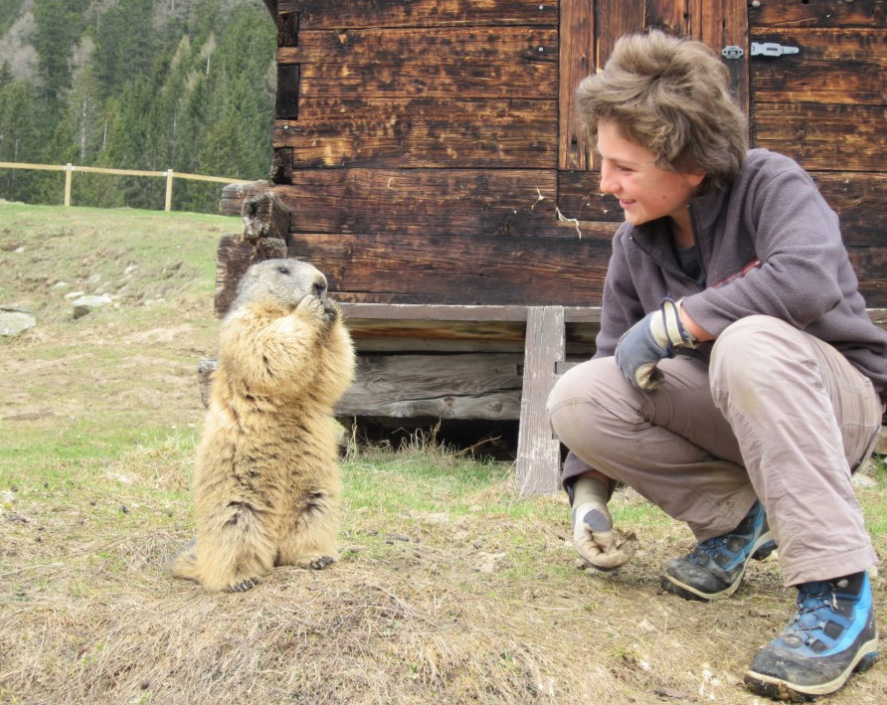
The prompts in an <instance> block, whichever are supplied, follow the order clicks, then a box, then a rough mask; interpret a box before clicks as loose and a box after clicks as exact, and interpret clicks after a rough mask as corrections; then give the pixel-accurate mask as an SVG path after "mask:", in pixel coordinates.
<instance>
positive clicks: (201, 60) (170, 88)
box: [0, 0, 276, 213]
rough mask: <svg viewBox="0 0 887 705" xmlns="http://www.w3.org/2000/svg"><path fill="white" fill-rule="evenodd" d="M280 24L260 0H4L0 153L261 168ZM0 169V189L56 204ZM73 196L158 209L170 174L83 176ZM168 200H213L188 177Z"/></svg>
mask: <svg viewBox="0 0 887 705" xmlns="http://www.w3.org/2000/svg"><path fill="white" fill-rule="evenodd" d="M275 48H276V28H275V26H274V22H273V21H272V19H271V16H270V14H269V12H268V9H267V8H266V7H265V5H264V3H263V2H262V1H261V0H70V1H65V0H0V161H8V162H27V163H37V164H64V163H66V162H71V163H72V164H75V165H79V166H104V167H113V168H120V169H146V170H154V171H159V170H163V169H168V168H172V169H174V170H175V171H180V172H188V173H195V174H204V175H210V176H225V177H229V178H237V179H242V180H255V179H263V178H267V175H268V170H269V167H270V164H271V137H270V136H271V123H272V119H273V106H274V97H275V81H276V72H275V70H274V52H275ZM59 178H60V177H59V176H58V174H55V173H48V172H38V171H13V170H8V169H0V198H5V199H7V200H17V201H23V202H28V203H59V202H60V198H61V195H60V191H59V189H58V188H57V182H58V180H59ZM74 188H75V193H74V202H76V203H78V204H81V205H97V206H104V207H109V206H111V207H114V206H130V207H135V208H151V207H154V206H153V205H152V203H156V195H157V192H158V191H159V190H160V189H161V188H162V185H161V184H159V183H155V182H152V181H148V180H145V179H141V180H138V179H135V178H128V179H116V180H114V181H113V182H109V180H107V179H106V178H102V179H98V178H83V179H78V180H77V182H76V183H75V186H74ZM178 191H179V192H178V193H177V194H176V196H175V202H174V208H176V209H187V210H192V211H202V212H208V213H215V212H217V210H216V208H217V206H216V203H217V201H218V189H217V188H216V187H215V186H213V185H209V186H207V185H206V184H200V183H196V182H191V183H187V184H184V185H183V187H182V188H181V189H178Z"/></svg>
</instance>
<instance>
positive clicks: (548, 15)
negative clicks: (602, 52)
mask: <svg viewBox="0 0 887 705" xmlns="http://www.w3.org/2000/svg"><path fill="white" fill-rule="evenodd" d="M277 10H278V13H280V14H289V13H294V12H298V13H299V26H300V27H301V28H302V29H342V28H354V27H450V26H466V25H548V26H552V27H556V26H557V23H558V3H557V1H556V0H411V2H404V1H403V0H304V1H301V2H300V1H298V0H292V1H290V2H287V1H282V2H278V3H277Z"/></svg>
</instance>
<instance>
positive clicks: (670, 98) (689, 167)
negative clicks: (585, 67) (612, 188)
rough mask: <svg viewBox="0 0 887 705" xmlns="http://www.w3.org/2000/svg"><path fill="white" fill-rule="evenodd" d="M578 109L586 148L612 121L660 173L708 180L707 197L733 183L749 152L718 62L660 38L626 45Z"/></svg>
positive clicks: (584, 85) (695, 47)
mask: <svg viewBox="0 0 887 705" xmlns="http://www.w3.org/2000/svg"><path fill="white" fill-rule="evenodd" d="M576 105H577V108H578V111H577V112H578V115H579V121H580V125H579V127H580V131H581V132H582V134H583V136H584V137H585V138H586V139H587V140H588V144H590V145H593V144H594V143H595V141H596V139H597V126H598V123H599V122H600V121H601V120H609V121H613V122H615V123H616V124H617V125H618V127H619V130H620V132H621V133H622V135H623V137H625V139H627V140H629V141H631V142H634V143H635V144H638V145H641V146H642V147H645V148H646V149H649V150H650V151H651V152H652V153H653V154H654V155H655V156H656V165H657V166H658V167H659V168H661V169H668V170H670V171H682V172H687V173H700V172H702V173H704V174H705V179H704V180H703V182H702V184H701V185H700V191H701V192H705V191H708V190H711V189H716V188H721V187H723V186H727V185H728V184H730V183H732V181H733V180H734V179H735V178H736V176H737V174H738V173H739V170H740V168H741V166H742V161H743V159H744V158H745V153H746V150H747V148H748V137H747V120H746V118H745V115H744V114H743V113H742V110H740V108H739V106H738V105H736V103H735V102H734V101H733V98H732V97H731V95H730V90H729V73H728V71H727V68H726V67H725V66H724V64H723V63H722V61H721V59H720V57H718V56H717V55H716V54H715V53H714V52H713V51H712V50H711V49H709V48H708V47H707V46H706V45H705V44H703V43H702V42H699V41H696V40H694V39H688V38H683V37H675V36H671V35H668V34H666V33H664V32H662V31H659V30H652V31H650V32H648V33H646V34H632V35H626V36H624V37H621V38H620V39H619V40H618V41H617V42H616V46H615V47H614V49H613V54H612V55H611V56H610V59H609V60H608V61H607V63H606V65H605V66H604V69H603V71H599V72H598V73H596V74H592V75H591V76H588V77H587V78H585V79H584V80H583V81H582V82H581V83H580V84H579V87H578V88H577V89H576Z"/></svg>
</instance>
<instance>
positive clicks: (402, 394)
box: [336, 354, 523, 421]
mask: <svg viewBox="0 0 887 705" xmlns="http://www.w3.org/2000/svg"><path fill="white" fill-rule="evenodd" d="M521 368H522V356H521V355H516V354H464V355H463V354H457V355H434V356H432V355H387V356H385V355H361V357H360V358H358V364H357V375H356V378H355V383H354V384H353V385H352V386H351V388H350V389H349V390H348V393H347V394H346V395H345V396H344V397H343V398H342V400H341V401H340V402H339V403H338V404H337V405H336V414H337V415H339V416H388V417H393V418H416V417H423V416H424V417H431V418H438V419H478V420H488V421H489V420H517V419H519V418H520V405H521V385H522V382H523V377H522V369H521Z"/></svg>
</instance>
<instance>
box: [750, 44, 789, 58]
mask: <svg viewBox="0 0 887 705" xmlns="http://www.w3.org/2000/svg"><path fill="white" fill-rule="evenodd" d="M800 51H801V50H800V49H799V48H798V47H787V46H783V45H782V44H777V43H776V42H764V43H763V44H762V43H760V42H752V43H751V55H752V56H784V55H785V54H798V53H799V52H800Z"/></svg>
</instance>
